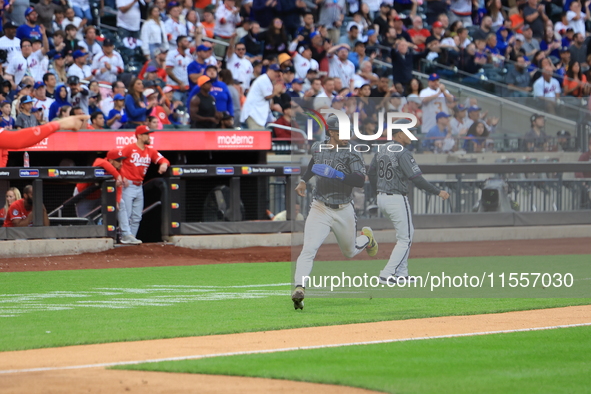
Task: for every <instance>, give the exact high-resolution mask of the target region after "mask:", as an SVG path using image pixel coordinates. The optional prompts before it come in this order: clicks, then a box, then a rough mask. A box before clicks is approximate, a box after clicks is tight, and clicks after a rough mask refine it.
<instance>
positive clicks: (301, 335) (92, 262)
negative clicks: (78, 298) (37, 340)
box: [0, 239, 591, 393]
mask: <svg viewBox="0 0 591 394" xmlns="http://www.w3.org/2000/svg"><path fill="white" fill-rule="evenodd" d="M381 246H382V245H380V247H381ZM391 250H392V249H391V245H385V246H384V247H383V248H381V249H380V254H379V255H378V258H382V259H386V258H387V257H388V253H389V251H391ZM566 254H591V244H590V243H589V242H588V239H560V240H538V241H503V242H472V243H461V242H458V243H446V244H440V243H436V244H427V243H423V244H416V245H414V248H413V250H412V255H411V258H423V257H425V258H426V257H466V256H504V255H508V256H518V255H530V256H531V255H566ZM339 255H340V251H339V250H338V247H337V246H336V245H324V246H323V247H322V248H321V249H320V252H319V256H318V258H319V259H332V258H336V256H339ZM290 259H291V251H290V248H283V247H280V248H248V249H234V250H221V251H216V250H203V251H198V252H197V251H195V250H188V249H182V248H175V247H173V246H170V245H162V244H147V245H141V246H139V247H120V248H116V249H114V250H111V251H107V252H103V253H97V254H84V255H80V256H62V257H39V258H28V259H10V260H1V259H0V272H23V271H50V270H77V269H103V268H124V267H129V268H133V267H157V266H184V265H201V264H223V263H233V262H242V263H254V262H277V261H290ZM374 301H375V300H374ZM290 304H291V302H290V300H289V297H286V308H291V305H290ZM293 313H302V312H295V311H294V312H293ZM304 313H305V311H304ZM253 318H255V317H254V316H253ZM581 325H591V306H589V305H581V306H568V307H560V308H551V309H537V310H523V311H515V312H506V313H490V314H477V315H470V316H442V317H432V318H423V319H408V320H396V321H380V322H372V323H360V324H346V325H332V326H323V327H306V328H297V329H287V330H275V331H262V332H245V333H239V334H227V335H209V336H198V337H185V338H171V339H157V340H150V341H133V342H116V343H103V344H94V345H84V346H66V347H59V348H44V349H33V350H24V351H6V352H0V393H79V392H90V393H99V392H102V393H119V392H121V393H129V392H136V393H185V392H186V393H189V392H190V393H195V392H199V393H237V392H240V393H278V392H281V393H302V392H313V393H364V392H367V393H368V392H371V391H368V390H363V389H359V388H352V387H343V386H333V385H327V384H315V383H306V382H295V381H288V380H277V379H262V378H251V377H237V376H218V375H197V374H171V373H163V372H145V371H122V370H111V369H108V368H109V367H112V366H117V365H125V364H133V363H141V362H146V361H163V360H170V359H175V360H186V359H199V358H211V357H219V356H224V355H234V354H237V353H238V354H256V353H273V352H286V351H291V350H296V349H302V348H308V349H309V348H323V347H343V346H350V345H354V344H368V343H388V342H396V341H410V340H419V341H428V340H430V339H432V338H450V337H452V338H453V337H464V336H476V335H487V334H493V333H503V332H521V331H529V330H549V329H557V330H560V329H562V328H561V327H576V326H581ZM393 357H394V358H393V360H394V361H393V362H396V360H395V357H396V355H393ZM400 362H403V361H402V360H400Z"/></svg>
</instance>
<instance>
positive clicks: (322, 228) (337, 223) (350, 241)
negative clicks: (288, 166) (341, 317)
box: [294, 200, 369, 287]
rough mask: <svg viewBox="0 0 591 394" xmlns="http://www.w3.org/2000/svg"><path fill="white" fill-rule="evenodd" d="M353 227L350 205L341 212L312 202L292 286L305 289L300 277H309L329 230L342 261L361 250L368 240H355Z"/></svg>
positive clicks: (353, 211) (360, 237)
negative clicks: (341, 255)
mask: <svg viewBox="0 0 591 394" xmlns="http://www.w3.org/2000/svg"><path fill="white" fill-rule="evenodd" d="M356 227H357V218H356V217H355V209H354V208H353V204H347V205H346V206H345V207H344V208H341V209H332V208H329V207H327V206H326V205H324V204H323V203H321V202H319V201H317V200H314V201H313V202H312V207H311V209H310V213H309V214H308V218H307V219H306V224H305V225H304V246H303V248H302V252H301V253H300V256H299V257H298V259H297V262H296V269H295V275H294V282H295V285H296V286H302V285H303V286H304V287H306V285H307V283H302V282H303V279H302V277H304V276H310V273H311V272H312V268H313V267H314V258H315V257H316V253H317V252H318V249H320V246H321V245H322V243H323V242H324V240H325V239H326V237H328V234H329V233H330V231H331V230H332V232H333V233H334V235H335V237H336V239H337V242H338V244H339V248H340V249H341V252H343V255H344V256H345V257H347V258H351V257H353V256H355V255H357V254H358V253H359V252H361V251H362V250H363V249H365V247H366V246H367V245H368V244H369V238H367V236H365V235H361V236H359V237H357V228H356Z"/></svg>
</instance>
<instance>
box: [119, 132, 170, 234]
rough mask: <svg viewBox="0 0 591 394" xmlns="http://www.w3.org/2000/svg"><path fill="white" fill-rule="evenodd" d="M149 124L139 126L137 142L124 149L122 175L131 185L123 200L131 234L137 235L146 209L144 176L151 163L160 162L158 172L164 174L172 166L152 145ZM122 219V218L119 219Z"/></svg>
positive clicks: (124, 192) (136, 133) (125, 190)
mask: <svg viewBox="0 0 591 394" xmlns="http://www.w3.org/2000/svg"><path fill="white" fill-rule="evenodd" d="M152 132H153V131H151V130H150V129H149V128H148V126H143V125H142V126H138V127H137V128H136V129H135V137H136V138H137V142H136V143H135V144H130V145H127V146H126V147H124V148H123V149H122V154H123V156H125V157H126V159H125V160H123V166H122V167H121V170H120V173H121V175H122V176H123V177H124V178H125V179H127V180H128V181H129V185H128V186H127V187H124V188H123V196H122V201H123V203H124V204H125V208H126V210H127V215H128V221H129V226H130V228H131V235H133V236H134V237H135V236H136V235H137V232H138V229H139V228H140V222H141V220H142V211H143V209H144V189H143V187H142V184H143V183H144V177H145V176H146V172H147V171H148V167H149V166H150V164H151V163H154V164H158V165H160V167H159V168H158V173H159V174H163V173H165V172H166V170H167V169H168V167H169V166H170V162H169V161H168V160H167V159H166V158H165V157H164V156H162V155H161V154H160V153H158V151H157V150H156V149H154V148H152V147H150V146H149V145H150V133H152ZM119 221H120V222H121V221H122V218H120V219H119Z"/></svg>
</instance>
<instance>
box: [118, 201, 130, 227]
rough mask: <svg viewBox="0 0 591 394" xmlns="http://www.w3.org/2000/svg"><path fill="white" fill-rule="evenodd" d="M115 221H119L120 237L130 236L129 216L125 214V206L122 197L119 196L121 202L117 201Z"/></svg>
mask: <svg viewBox="0 0 591 394" xmlns="http://www.w3.org/2000/svg"><path fill="white" fill-rule="evenodd" d="M117 220H118V221H119V228H120V229H121V235H122V236H126V235H131V228H130V227H129V214H128V213H127V207H126V206H125V201H124V200H123V196H121V201H119V209H118V210H117Z"/></svg>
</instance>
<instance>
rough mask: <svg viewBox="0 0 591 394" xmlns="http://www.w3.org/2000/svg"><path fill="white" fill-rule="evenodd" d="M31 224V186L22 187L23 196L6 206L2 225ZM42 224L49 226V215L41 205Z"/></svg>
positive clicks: (17, 225) (24, 225)
mask: <svg viewBox="0 0 591 394" xmlns="http://www.w3.org/2000/svg"><path fill="white" fill-rule="evenodd" d="M32 225H33V186H31V185H27V186H25V188H24V189H23V198H21V199H20V200H16V201H15V202H13V203H12V204H10V207H9V208H8V213H7V214H6V220H4V227H28V226H32ZM43 225H44V226H49V217H47V211H46V210H45V206H43Z"/></svg>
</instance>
